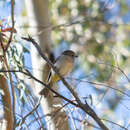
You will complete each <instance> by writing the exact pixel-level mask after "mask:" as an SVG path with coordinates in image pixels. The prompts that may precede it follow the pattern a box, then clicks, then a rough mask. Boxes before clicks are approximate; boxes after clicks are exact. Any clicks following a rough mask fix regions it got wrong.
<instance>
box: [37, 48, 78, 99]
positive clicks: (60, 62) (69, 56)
mask: <svg viewBox="0 0 130 130" xmlns="http://www.w3.org/2000/svg"><path fill="white" fill-rule="evenodd" d="M76 57H77V55H76V54H75V52H73V51H72V50H66V51H64V52H62V54H61V55H60V56H59V57H58V58H57V59H56V61H55V63H54V66H55V67H56V69H57V71H58V72H59V73H60V74H61V76H62V77H66V76H67V75H68V74H69V73H70V72H71V71H72V69H73V67H74V61H75V58H76ZM59 80H60V78H59V76H58V75H57V74H56V73H53V74H52V76H51V77H50V80H49V83H48V86H49V87H52V86H53V85H54V84H55V83H56V82H58V81H59ZM48 92H49V89H47V88H44V89H42V90H41V91H40V93H39V94H40V95H44V96H45V97H47V96H48Z"/></svg>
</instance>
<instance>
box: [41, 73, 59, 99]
mask: <svg viewBox="0 0 130 130" xmlns="http://www.w3.org/2000/svg"><path fill="white" fill-rule="evenodd" d="M58 80H59V77H58V76H57V75H56V74H54V75H53V76H52V77H51V81H50V82H49V84H48V85H47V86H48V87H53V85H54V84H55V83H56V82H57V81H58ZM39 94H40V95H44V97H47V96H48V94H49V89H48V88H43V89H42V90H41V91H40V93H39Z"/></svg>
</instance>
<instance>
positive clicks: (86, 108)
mask: <svg viewBox="0 0 130 130" xmlns="http://www.w3.org/2000/svg"><path fill="white" fill-rule="evenodd" d="M22 39H24V40H26V41H29V42H31V43H32V44H33V45H34V46H35V47H36V49H37V50H38V52H39V54H40V56H41V57H42V58H43V59H44V60H45V61H46V62H47V63H48V64H49V65H50V66H51V68H52V69H53V70H54V72H55V73H56V74H57V75H58V76H59V78H60V79H61V81H62V82H63V84H64V85H65V86H66V87H67V88H68V90H69V91H70V92H71V94H72V95H73V96H74V97H75V99H76V101H77V103H78V107H80V108H81V109H82V110H83V111H84V112H86V113H87V114H88V115H90V116H91V117H92V118H93V119H94V120H95V121H96V122H97V123H98V125H99V126H100V127H101V128H102V129H103V130H108V128H107V127H106V126H105V125H104V123H103V122H102V121H101V119H100V118H99V117H98V116H97V114H96V113H95V112H94V110H93V109H92V108H91V107H90V106H89V105H88V104H87V102H86V104H83V103H82V102H81V100H80V99H79V97H78V94H77V93H76V92H75V91H74V90H73V89H72V87H71V86H70V85H69V84H68V83H67V82H66V80H65V79H64V78H63V77H62V76H61V75H60V73H59V72H58V71H57V69H56V67H55V66H54V65H53V64H52V63H51V61H50V60H49V59H48V58H47V57H46V56H45V55H44V54H43V53H42V50H41V48H40V47H39V46H38V44H37V42H35V40H34V39H33V38H31V37H30V36H29V37H28V38H25V37H22ZM47 88H48V87H47ZM60 96H61V95H60ZM64 98H65V97H64ZM67 100H68V99H67Z"/></svg>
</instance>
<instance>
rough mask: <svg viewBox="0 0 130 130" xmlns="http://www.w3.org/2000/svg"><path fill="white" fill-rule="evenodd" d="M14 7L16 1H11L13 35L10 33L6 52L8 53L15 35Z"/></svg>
mask: <svg viewBox="0 0 130 130" xmlns="http://www.w3.org/2000/svg"><path fill="white" fill-rule="evenodd" d="M14 5H15V0H11V22H12V29H11V33H10V37H9V40H8V44H7V47H6V49H5V51H7V49H8V47H9V46H10V43H11V42H12V39H13V33H14V24H15V22H14Z"/></svg>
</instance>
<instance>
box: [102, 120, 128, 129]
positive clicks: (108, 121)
mask: <svg viewBox="0 0 130 130" xmlns="http://www.w3.org/2000/svg"><path fill="white" fill-rule="evenodd" d="M102 120H104V121H107V122H109V123H112V124H115V125H117V126H119V127H121V128H123V129H124V130H128V129H127V128H125V127H124V126H122V125H119V124H117V123H115V122H113V121H110V120H107V119H102Z"/></svg>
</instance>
